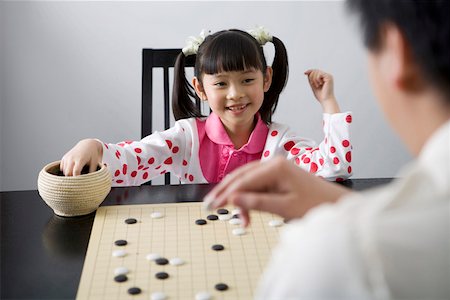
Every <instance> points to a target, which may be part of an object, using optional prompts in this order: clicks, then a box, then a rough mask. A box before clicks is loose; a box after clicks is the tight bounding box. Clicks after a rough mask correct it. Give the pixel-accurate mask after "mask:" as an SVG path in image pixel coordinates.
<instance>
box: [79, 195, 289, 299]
mask: <svg viewBox="0 0 450 300" xmlns="http://www.w3.org/2000/svg"><path fill="white" fill-rule="evenodd" d="M229 211H230V212H229V214H230V215H229V216H224V218H225V219H228V218H230V217H231V216H232V212H233V211H232V209H230V208H229ZM155 213H156V214H160V216H156V217H159V218H155ZM152 214H153V215H152ZM210 214H215V215H217V216H221V215H219V214H217V213H216V212H206V211H204V210H203V209H202V207H201V203H199V202H189V203H173V204H145V205H119V206H103V207H100V208H99V209H98V210H97V213H96V216H95V220H94V224H93V228H92V232H91V237H90V240H89V246H88V250H87V254H86V259H85V263H84V267H83V272H82V275H81V280H80V285H79V288H78V294H77V299H80V300H81V299H208V298H207V297H205V296H207V295H210V296H211V297H210V299H252V298H253V292H254V290H255V288H256V285H257V283H258V280H259V277H260V275H261V274H262V272H263V270H264V268H265V265H266V263H267V262H268V260H269V258H270V254H271V248H272V247H273V246H274V245H275V244H276V243H277V241H278V233H279V232H278V231H279V229H278V228H277V227H273V226H269V222H272V223H273V221H274V220H275V221H276V222H278V223H282V222H280V221H281V220H280V218H279V217H278V216H274V215H272V214H268V213H260V212H252V213H251V222H252V223H251V226H250V227H248V228H247V229H246V233H245V234H243V235H235V234H233V230H235V229H238V228H240V226H239V225H233V224H231V223H230V220H220V219H219V220H208V219H207V216H208V215H210ZM221 218H222V217H221ZM234 218H236V216H235V217H234ZM127 219H128V220H129V219H135V220H136V221H137V222H136V223H134V224H127V223H126V222H125V220H127ZM198 219H204V220H206V222H207V223H206V224H204V225H197V224H196V220H198ZM231 222H233V221H231ZM238 230H239V229H238ZM120 240H121V241H122V242H121V243H122V244H125V243H126V245H121V246H118V245H116V244H120V242H117V241H120ZM124 241H125V242H124ZM213 245H223V247H224V249H223V250H222V251H215V250H213V249H212V246H213ZM118 251H119V252H118ZM120 252H122V253H120ZM113 253H114V255H117V254H124V253H125V255H124V256H120V255H119V256H113ZM156 254H159V256H160V257H162V258H166V259H167V260H169V261H171V262H172V259H173V258H179V259H181V261H184V264H181V265H172V264H170V263H169V264H162V265H159V264H157V263H156V261H154V260H149V256H153V258H155V255H156ZM158 262H161V261H158ZM163 262H164V261H163ZM120 267H125V268H127V269H128V272H127V273H126V274H125V275H122V276H121V278H120V279H121V280H124V279H125V281H121V282H117V281H115V277H116V274H117V273H116V272H117V270H118V268H120ZM161 272H163V273H166V274H167V275H168V278H166V279H158V278H157V277H156V274H157V273H160V274H161ZM218 283H224V284H225V285H226V287H228V289H226V290H223V291H220V290H217V289H216V285H217V284H218ZM133 287H137V288H138V289H139V290H137V291H138V292H139V293H137V294H134V295H132V294H130V293H129V289H130V288H133ZM223 287H224V286H222V288H223ZM135 291H136V290H135ZM164 296H165V298H164ZM202 297H203V298H202Z"/></svg>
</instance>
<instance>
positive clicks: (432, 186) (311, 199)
mask: <svg viewBox="0 0 450 300" xmlns="http://www.w3.org/2000/svg"><path fill="white" fill-rule="evenodd" d="M349 6H350V8H351V9H353V10H354V11H357V12H359V14H360V16H361V23H362V26H363V29H364V36H365V43H366V46H367V47H368V50H369V51H368V58H369V70H370V77H371V81H372V86H373V89H374V91H375V94H376V97H377V99H378V101H379V104H380V106H381V107H382V109H383V111H384V112H385V115H386V117H387V119H388V120H389V122H390V124H391V125H392V127H393V128H394V129H395V130H396V131H397V133H398V134H399V136H400V137H401V138H402V140H403V141H404V143H405V144H406V146H407V147H408V149H409V150H410V151H411V152H412V154H413V155H414V156H416V160H415V161H413V162H412V163H411V164H410V165H409V166H408V167H407V168H405V169H404V170H403V171H402V173H401V174H399V179H397V180H394V181H393V182H392V183H391V184H389V185H387V186H385V187H382V188H377V189H373V190H370V191H367V192H363V193H354V192H352V191H350V190H348V189H346V188H344V187H342V186H339V185H336V184H333V183H329V182H326V181H324V180H321V179H320V178H317V177H314V176H311V175H310V174H307V173H306V172H304V171H302V170H300V169H299V168H298V167H296V166H294V165H293V164H292V163H290V162H286V161H285V160H283V159H274V160H272V161H270V162H267V163H251V164H248V165H246V166H244V167H242V168H241V169H238V170H236V171H235V172H234V173H232V174H230V175H229V177H228V178H226V179H225V180H223V181H222V182H221V183H220V184H219V185H218V186H216V188H215V189H213V190H212V191H211V192H210V193H209V194H208V195H207V196H206V197H205V205H207V206H209V207H211V208H216V207H219V206H222V205H225V204H227V203H228V204H232V205H237V206H239V207H240V208H241V210H242V217H243V219H244V223H245V224H246V225H247V224H248V222H249V214H248V211H249V210H251V209H257V210H262V211H268V212H272V213H277V214H279V215H281V216H283V217H285V218H286V219H288V220H290V222H289V224H288V225H286V227H285V229H284V231H283V232H282V234H281V237H280V243H279V245H278V246H277V247H276V249H275V250H274V253H273V257H272V260H271V261H270V263H269V265H268V267H267V269H266V272H265V273H264V275H263V277H262V279H261V282H260V285H259V288H258V290H257V298H260V299H450V284H449V283H450V55H449V53H450V18H449V17H448V12H449V11H450V5H449V2H447V1H413V0H411V1H399V0H379V1H366V0H350V1H349Z"/></svg>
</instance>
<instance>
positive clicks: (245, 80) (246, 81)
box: [244, 78, 255, 83]
mask: <svg viewBox="0 0 450 300" xmlns="http://www.w3.org/2000/svg"><path fill="white" fill-rule="evenodd" d="M253 80H255V79H253V78H247V79H244V82H245V83H250V82H252V81H253Z"/></svg>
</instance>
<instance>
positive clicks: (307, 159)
mask: <svg viewBox="0 0 450 300" xmlns="http://www.w3.org/2000/svg"><path fill="white" fill-rule="evenodd" d="M303 162H304V163H305V164H309V163H310V162H311V159H310V158H309V157H305V159H304V160H303Z"/></svg>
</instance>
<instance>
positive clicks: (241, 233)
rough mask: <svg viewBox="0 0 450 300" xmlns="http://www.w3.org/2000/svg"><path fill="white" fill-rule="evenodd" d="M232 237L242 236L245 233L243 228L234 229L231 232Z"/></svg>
mask: <svg viewBox="0 0 450 300" xmlns="http://www.w3.org/2000/svg"><path fill="white" fill-rule="evenodd" d="M232 232H233V234H234V235H244V234H245V233H246V232H247V231H245V228H242V227H240V228H235V229H233V230H232Z"/></svg>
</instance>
